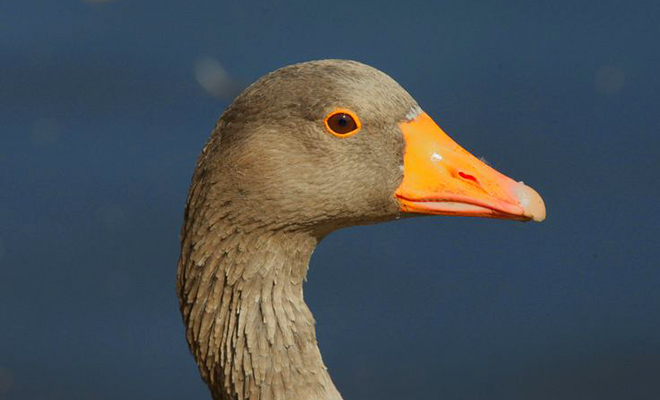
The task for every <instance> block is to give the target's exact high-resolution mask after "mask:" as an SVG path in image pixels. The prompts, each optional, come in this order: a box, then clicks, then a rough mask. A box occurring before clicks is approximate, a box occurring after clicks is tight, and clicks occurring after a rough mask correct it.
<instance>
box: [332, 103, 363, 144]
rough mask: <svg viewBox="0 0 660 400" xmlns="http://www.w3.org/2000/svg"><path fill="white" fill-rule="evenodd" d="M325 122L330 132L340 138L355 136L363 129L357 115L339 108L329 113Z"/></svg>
mask: <svg viewBox="0 0 660 400" xmlns="http://www.w3.org/2000/svg"><path fill="white" fill-rule="evenodd" d="M323 122H324V123H325V128H326V129H327V130H328V132H330V133H331V134H332V135H334V136H337V137H340V138H345V137H349V136H353V135H355V134H356V133H358V132H359V131H360V129H362V123H361V122H360V119H359V118H358V117H357V115H355V113H354V112H353V111H351V110H347V109H345V108H338V109H336V110H334V111H333V112H331V113H329V114H328V115H326V117H325V119H324V120H323Z"/></svg>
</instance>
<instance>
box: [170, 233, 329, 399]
mask: <svg viewBox="0 0 660 400" xmlns="http://www.w3.org/2000/svg"><path fill="white" fill-rule="evenodd" d="M201 230H202V231H206V232H196V233H197V234H196V235H195V234H192V233H190V234H186V232H185V230H184V237H183V242H182V253H181V259H180V260H179V271H178V282H177V290H178V295H179V299H180V305H181V311H182V313H183V318H184V321H185V324H186V329H187V339H188V344H189V346H190V349H191V351H192V353H193V355H194V356H195V359H196V360H197V364H198V365H199V369H200V372H201V374H202V378H203V379H204V380H205V381H206V383H207V384H208V385H209V387H210V389H211V392H212V394H213V398H214V399H216V400H229V399H231V400H247V399H250V400H271V399H282V400H289V399H291V400H293V399H301V400H302V399H305V400H331V399H332V400H341V396H340V395H339V393H338V391H337V389H336V388H335V386H334V385H333V383H332V381H331V379H330V376H329V375H328V373H327V370H326V367H325V365H324V364H323V360H322V359H321V354H320V352H319V349H318V345H317V341H316V332H315V328H314V318H313V316H312V314H311V312H310V310H309V308H308V307H307V305H306V304H305V302H304V300H303V287H302V285H303V281H304V280H305V277H306V275H307V268H308V263H309V259H310V257H311V254H312V251H313V250H314V247H315V246H316V243H317V239H316V238H315V237H313V236H312V235H309V234H302V233H283V232H268V231H258V230H255V231H252V232H249V233H244V232H237V231H236V229H231V228H230V229H224V230H222V229H221V230H216V229H213V230H211V229H209V230H207V229H204V228H202V229H201Z"/></svg>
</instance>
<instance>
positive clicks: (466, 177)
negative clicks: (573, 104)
mask: <svg viewBox="0 0 660 400" xmlns="http://www.w3.org/2000/svg"><path fill="white" fill-rule="evenodd" d="M458 176H460V177H461V178H463V179H465V180H468V181H472V182H474V183H479V181H477V178H476V177H475V176H473V175H470V174H466V173H465V172H462V171H458Z"/></svg>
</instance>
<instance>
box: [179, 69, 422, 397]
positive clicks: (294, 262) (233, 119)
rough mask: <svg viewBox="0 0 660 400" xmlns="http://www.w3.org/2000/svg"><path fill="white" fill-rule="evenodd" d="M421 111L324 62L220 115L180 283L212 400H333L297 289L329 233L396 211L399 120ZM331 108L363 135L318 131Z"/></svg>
mask: <svg viewBox="0 0 660 400" xmlns="http://www.w3.org/2000/svg"><path fill="white" fill-rule="evenodd" d="M416 106H417V105H416V103H415V101H414V100H413V99H412V97H410V95H409V94H408V93H407V92H406V91H405V90H404V89H402V88H401V87H400V86H399V85H398V84H397V83H396V82H395V81H394V80H392V79H391V78H389V77H388V76H387V75H385V74H383V73H382V72H380V71H378V70H376V69H374V68H371V67H368V66H366V65H363V64H360V63H357V62H353V61H341V60H325V61H315V62H308V63H302V64H297V65H293V66H289V67H285V68H282V69H280V70H278V71H275V72H273V73H270V74H268V75H266V76H264V77H263V78H261V79H260V80H258V81H257V82H255V83H254V84H253V85H251V86H250V87H248V88H247V89H246V90H245V91H244V92H243V93H242V94H241V95H239V96H238V97H237V98H236V100H235V101H234V102H233V103H232V104H231V105H230V106H229V107H228V108H227V110H226V111H225V112H224V113H223V115H222V116H221V117H220V119H219V121H218V123H217V125H216V127H215V129H214V131H213V133H212V135H211V137H210V139H209V141H208V143H207V144H206V146H205V147H204V149H203V150H202V153H201V155H200V157H199V160H198V162H197V166H196V169H195V173H194V176H193V179H192V183H191V187H190V192H189V195H188V200H187V207H186V211H185V221H184V225H183V228H182V233H181V257H180V260H179V266H178V276H177V293H178V296H179V300H180V307H181V312H182V314H183V319H184V322H185V325H186V328H187V340H188V344H189V346H190V349H191V351H192V353H193V355H194V357H195V359H196V360H197V363H198V365H199V369H200V372H201V375H202V378H203V379H204V380H205V381H206V383H207V384H208V385H209V387H210V389H211V392H212V395H213V398H214V399H216V400H230V399H231V400H245V399H250V400H275V399H278V400H295V399H300V400H302V399H305V400H313V399H319V400H321V399H323V400H330V399H333V400H339V399H341V396H340V394H339V392H338V391H337V389H336V388H335V386H334V385H333V383H332V381H331V379H330V376H329V375H328V372H327V371H326V368H325V365H324V364H323V360H322V358H321V355H320V353H319V349H318V346H317V342H316V333H315V328H314V318H313V317H312V314H311V312H310V311H309V309H308V308H307V305H306V304H305V302H304V300H303V288H302V285H303V281H304V280H305V276H306V274H307V268H308V262H309V259H310V257H311V254H312V251H313V250H314V248H315V246H316V245H317V243H318V241H319V240H321V239H322V238H323V237H324V236H325V235H327V234H328V233H329V232H331V231H333V230H336V229H338V228H340V227H343V226H349V225H357V224H367V223H374V222H378V221H383V220H387V219H392V218H395V217H396V216H398V215H399V212H400V211H399V207H398V205H397V202H396V200H395V198H394V197H393V196H392V193H393V192H394V190H395V189H396V187H397V186H398V185H399V183H400V182H401V179H402V172H401V169H400V166H401V165H402V162H403V161H402V158H403V151H404V150H403V149H404V144H403V139H402V137H401V132H400V131H399V128H398V125H397V124H398V123H399V122H401V121H402V120H404V118H405V116H406V114H407V113H408V112H409V111H410V110H411V109H413V108H414V107H416ZM338 107H344V108H349V109H351V110H353V111H355V112H356V114H357V115H359V116H360V118H361V120H362V123H363V128H362V131H361V132H360V133H359V134H357V135H355V136H353V137H350V138H337V137H334V136H332V135H330V134H328V133H327V132H326V131H325V129H324V126H323V117H324V116H325V115H326V114H327V113H329V112H331V111H332V110H333V109H335V108H338Z"/></svg>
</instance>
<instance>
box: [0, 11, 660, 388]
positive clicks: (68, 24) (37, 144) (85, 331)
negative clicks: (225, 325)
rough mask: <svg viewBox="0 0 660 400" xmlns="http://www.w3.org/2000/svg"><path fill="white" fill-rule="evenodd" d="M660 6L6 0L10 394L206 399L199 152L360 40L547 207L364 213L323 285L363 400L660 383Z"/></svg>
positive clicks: (328, 335)
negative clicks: (244, 114) (246, 99)
mask: <svg viewBox="0 0 660 400" xmlns="http://www.w3.org/2000/svg"><path fill="white" fill-rule="evenodd" d="M659 17H660V3H658V2H657V1H629V2H621V1H606V0H605V1H603V0H600V1H574V0H573V1H564V0H560V1H542V2H520V1H508V2H507V1H479V2H476V1H463V0H451V1H426V2H423V1H408V2H400V1H397V2H387V1H385V2H383V1H367V2H360V3H357V2H353V1H345V0H340V1H333V2H323V3H315V2H309V1H302V0H301V1H283V2H273V1H237V0H236V1H210V0H206V1H192V2H184V1H172V0H160V1H130V0H116V1H98V0H97V1H91V0H88V1H83V0H58V1H52V0H48V1H46V0H41V1H36V0H35V1H13V2H10V1H5V2H2V4H0V50H1V51H0V118H1V121H2V122H1V123H0V127H1V131H0V185H1V186H0V398H2V399H11V400H19V399H20V400H23V399H45V400H49V399H118V398H121V399H209V398H210V396H209V394H208V391H207V389H206V387H205V386H204V384H203V383H202V382H201V379H200V378H199V376H198V372H197V369H196V366H195V364H194V361H193V358H192V357H191V356H190V355H189V353H188V348H187V346H186V343H185V339H184V328H183V324H182V322H181V319H180V315H179V311H178V304H177V300H176V297H175V293H174V278H175V270H176V261H177V257H178V248H179V247H178V246H179V244H178V232H179V227H180V224H181V222H182V215H183V207H184V202H185V197H186V192H187V188H188V183H189V181H190V177H191V174H192V171H193V167H194V163H195V159H196V157H197V154H198V153H199V151H200V149H201V147H202V145H203V144H204V142H205V140H206V138H207V137H208V134H209V132H210V131H211V129H212V128H213V126H214V123H215V121H216V119H217V118H218V116H219V115H220V113H221V112H222V110H223V109H224V108H225V107H226V106H227V105H228V104H229V102H230V101H231V98H232V97H233V96H234V95H235V94H236V93H237V92H238V91H240V88H241V87H244V85H246V84H247V83H249V82H252V81H253V80H255V79H256V78H258V77H259V76H261V75H262V74H264V73H266V72H269V71H271V70H273V69H276V68H278V67H281V66H284V65H287V64H291V63H295V62H300V61H305V60H311V59H320V58H349V59H356V60H359V61H362V62H365V63H367V64H370V65H373V66H375V67H377V68H379V69H381V70H383V71H385V72H387V73H388V74H390V75H391V76H392V77H394V78H395V79H396V80H398V81H399V82H400V83H401V84H402V85H403V86H404V87H405V88H406V89H408V91H410V93H411V94H412V95H413V96H414V97H415V98H416V99H417V100H418V101H419V103H420V104H421V105H422V107H423V108H424V109H425V110H426V111H427V112H428V113H429V114H430V115H431V116H432V117H433V118H434V119H435V120H436V121H437V122H438V123H439V124H440V125H441V126H442V127H443V128H444V129H445V130H446V131H447V132H449V133H450V134H451V135H452V137H453V138H454V139H456V140H457V141H458V142H459V143H461V144H462V145H463V146H464V147H466V148H467V149H469V150H471V151H472V152H473V153H474V154H476V155H479V156H484V157H486V159H487V160H488V161H489V162H490V163H491V164H492V165H493V166H495V167H496V168H498V169H499V170H501V171H503V172H505V173H506V174H508V175H511V176H513V177H514V178H517V179H522V180H524V181H525V182H527V183H529V184H530V185H532V186H533V187H535V188H536V189H537V190H538V191H539V192H540V193H541V194H542V195H543V196H544V198H545V201H546V204H547V207H548V219H547V220H546V221H545V222H544V223H542V224H521V223H513V222H505V221H497V220H481V219H469V218H440V217H438V218H419V219H411V220H406V221H400V222H396V223H388V224H382V225H376V226H369V227H358V228H353V229H348V230H343V231H339V232H336V233H334V234H332V235H330V236H329V237H328V238H327V239H325V240H324V241H323V242H322V243H321V245H320V246H319V248H318V249H317V251H316V253H315V254H314V257H313V259H312V265H311V269H310V274H309V281H308V283H307V285H306V289H305V290H306V292H305V293H306V294H305V295H306V299H307V301H308V303H309V305H310V308H311V309H312V311H313V312H314V313H315V316H316V319H317V321H318V324H317V333H318V337H319V341H320V346H321V350H322V353H323V355H324V359H325V361H326V363H327V365H328V367H329V369H330V372H331V375H332V376H333V378H334V381H335V383H336V384H337V386H338V388H339V390H340V392H341V393H342V394H343V395H344V397H345V399H347V400H350V399H438V398H447V399H471V400H475V399H477V400H480V399H484V400H485V399H507V400H511V399H521V400H523V399H540V400H544V399H576V400H585V399H599V400H600V399H658V398H660V291H659V287H660V268H659V265H658V264H659V263H658V258H659V257H660V241H659V240H658V233H657V232H658V226H659V225H660V218H659V217H658V211H660V210H659V207H658V199H660V185H659V184H658V173H659V172H660V157H658V151H659V150H660V135H659V133H660V112H659V111H658V109H659V107H660V78H659V77H660V73H659V71H660V46H658V43H659V42H660V24H659V23H658V20H659Z"/></svg>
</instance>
